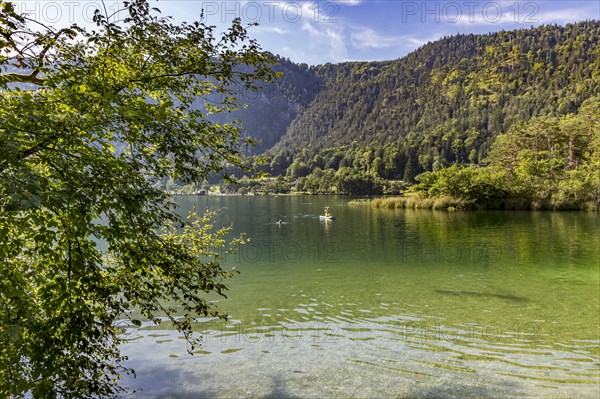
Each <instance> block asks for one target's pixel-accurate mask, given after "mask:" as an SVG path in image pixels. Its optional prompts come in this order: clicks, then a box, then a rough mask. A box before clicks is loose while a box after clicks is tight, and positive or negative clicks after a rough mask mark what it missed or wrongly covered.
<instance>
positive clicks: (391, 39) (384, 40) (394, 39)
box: [350, 27, 403, 49]
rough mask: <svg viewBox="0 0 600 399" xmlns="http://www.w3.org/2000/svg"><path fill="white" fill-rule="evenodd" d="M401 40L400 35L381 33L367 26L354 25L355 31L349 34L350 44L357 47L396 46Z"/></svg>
mask: <svg viewBox="0 0 600 399" xmlns="http://www.w3.org/2000/svg"><path fill="white" fill-rule="evenodd" d="M402 40H403V38H402V37H400V36H389V35H382V34H380V33H378V32H377V31H375V29H372V28H368V27H355V31H354V32H352V33H351V34H350V41H351V43H352V45H353V46H354V47H356V48H359V49H368V48H371V49H382V48H389V47H397V46H398V44H399V42H401V41H402Z"/></svg>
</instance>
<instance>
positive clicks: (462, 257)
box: [124, 197, 600, 398]
mask: <svg viewBox="0 0 600 399" xmlns="http://www.w3.org/2000/svg"><path fill="white" fill-rule="evenodd" d="M309 199H310V201H307V200H306V198H303V197H281V198H244V197H233V198H231V197H228V198H214V197H213V198H201V199H196V198H181V199H180V200H179V201H180V202H181V204H182V208H183V209H184V210H185V209H187V208H189V207H191V206H192V205H196V206H210V207H214V208H222V209H224V210H223V212H222V215H221V217H222V220H221V222H222V223H223V224H229V223H232V222H233V223H234V227H235V229H236V230H238V231H245V232H248V233H249V235H250V236H251V237H252V242H251V244H250V245H247V246H245V247H242V248H240V251H239V253H238V254H237V255H235V256H233V255H230V256H229V257H227V258H226V260H225V264H226V265H227V266H228V267H229V266H236V267H237V268H239V269H240V270H241V271H242V274H241V275H240V276H238V277H235V278H234V279H233V280H230V281H229V284H228V285H229V286H230V288H231V289H230V292H229V293H228V299H223V298H218V297H214V298H213V299H214V300H215V301H218V305H219V307H220V308H221V309H223V310H225V311H227V312H228V313H229V315H230V319H229V321H227V322H224V321H220V320H216V319H208V320H207V319H199V320H198V324H197V330H198V331H200V332H201V333H202V336H203V346H202V347H201V348H199V350H197V351H196V352H195V355H194V356H190V355H187V354H186V343H185V341H183V340H182V339H181V338H180V337H178V336H177V335H176V334H175V333H174V332H173V331H169V330H168V329H167V327H165V326H164V325H161V326H154V325H151V324H148V323H145V324H144V325H143V326H142V328H141V329H140V330H139V331H135V330H131V329H129V330H128V331H127V333H128V334H129V337H130V338H131V340H130V342H129V343H128V344H126V345H124V350H125V352H126V353H127V354H128V355H130V359H131V360H130V361H129V363H128V365H130V366H132V367H134V368H135V369H136V370H137V373H138V378H137V379H136V380H127V381H126V383H127V385H129V386H131V387H132V388H134V389H135V388H142V389H143V391H140V392H137V393H136V394H135V395H134V396H135V397H140V398H144V397H149V398H154V397H156V398H158V397H173V398H188V397H189V398H197V397H209V398H211V397H214V398H220V397H224V398H234V397H235V398H238V397H266V398H279V397H312V398H322V397H340V398H346V397H369V398H371V397H372V398H380V397H410V398H412V397H423V398H430V397H443V398H445V397H449V398H452V397H457V398H465V397H532V398H533V397H547V398H555V397H565V398H567V397H577V398H586V397H589V398H597V397H598V395H599V394H600V372H599V370H600V333H599V331H598V326H599V311H600V289H599V269H600V264H599V260H600V252H599V251H600V244H599V243H598V216H597V215H594V214H585V213H534V212H532V213H517V212H514V213H505V212H471V213H460V212H458V213H445V212H430V211H385V210H372V209H364V208H352V207H348V206H346V205H345V202H346V200H345V199H338V198H331V197H310V198H309ZM307 202H310V203H307ZM326 205H329V206H332V207H333V210H334V212H335V214H336V216H337V220H335V221H332V222H327V223H323V222H320V221H319V219H318V214H319V211H320V210H321V209H322V208H323V206H326ZM278 220H282V221H285V222H287V224H285V225H282V224H280V225H277V224H276V223H275V222H277V221H278Z"/></svg>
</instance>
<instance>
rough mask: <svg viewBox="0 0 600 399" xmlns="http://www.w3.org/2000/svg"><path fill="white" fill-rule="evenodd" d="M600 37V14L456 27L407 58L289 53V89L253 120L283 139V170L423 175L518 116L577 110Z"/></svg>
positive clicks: (480, 149)
mask: <svg viewBox="0 0 600 399" xmlns="http://www.w3.org/2000/svg"><path fill="white" fill-rule="evenodd" d="M599 43H600V23H599V22H598V21H589V22H581V23H577V24H571V25H567V26H565V27H563V26H543V27H539V28H535V29H522V30H516V31H510V32H498V33H491V34H487V35H472V34H470V35H457V36H452V37H448V38H444V39H441V40H439V41H436V42H433V43H429V44H427V45H425V46H423V47H422V48H420V49H418V50H416V51H414V52H413V53H411V54H409V55H408V56H406V57H404V58H402V59H399V60H395V61H386V62H349V63H343V64H326V65H321V66H318V67H311V68H307V67H306V66H294V65H293V64H290V63H288V62H285V61H283V60H280V62H283V63H282V65H283V68H284V69H285V70H289V71H292V72H293V73H292V74H288V77H286V78H284V79H283V83H279V85H280V86H279V87H285V90H284V91H283V92H280V91H273V92H271V93H270V98H271V99H272V101H271V103H267V102H265V103H264V106H263V107H262V108H255V107H253V106H252V105H251V106H250V107H249V109H248V110H246V112H249V114H248V115H247V116H248V117H249V118H248V119H246V118H242V119H243V120H244V122H245V124H246V128H247V131H248V132H249V133H250V135H254V136H255V137H258V138H259V139H260V138H261V137H264V140H262V141H263V143H264V144H263V146H262V148H267V147H268V144H270V143H275V142H276V141H277V143H276V144H274V146H273V148H271V149H270V150H269V152H268V154H270V155H271V157H272V159H271V164H270V169H271V170H270V171H271V173H272V174H274V175H279V174H287V175H290V176H292V177H294V178H296V177H301V176H306V175H308V174H309V173H311V171H314V170H315V169H317V168H319V169H323V170H325V169H333V170H338V169H340V168H344V167H350V168H352V169H354V170H355V171H357V172H363V173H365V174H369V175H371V176H376V177H380V178H384V179H403V180H406V181H414V177H415V176H417V175H418V174H420V173H423V172H425V171H431V170H438V169H440V168H442V167H444V166H449V165H452V164H454V163H459V164H478V163H481V162H482V161H483V160H484V159H485V157H486V156H487V154H488V152H489V149H490V148H491V145H492V143H493V141H494V138H495V137H496V136H497V135H499V134H501V133H506V132H508V131H509V129H510V127H511V126H512V125H513V124H514V123H515V122H520V121H523V122H527V121H529V120H530V119H532V118H534V117H541V116H551V117H561V116H564V115H568V114H571V113H575V112H577V111H578V110H579V107H580V106H581V104H582V103H583V102H584V101H585V100H586V99H588V98H590V97H593V96H596V95H598V94H600V46H599ZM282 85H283V86H282ZM282 93H283V94H282ZM290 93H297V94H295V95H296V99H292V98H293V96H290ZM279 95H281V101H280V100H279V99H278V98H279V97H277V96H279ZM259 114H260V115H262V114H264V116H260V118H264V120H263V121H262V122H257V121H256V118H257V115H259ZM288 121H289V125H288V126H287V127H286V131H285V134H283V135H282V137H281V139H280V140H279V137H280V135H281V134H282V133H281V132H282V129H283V128H284V125H286V124H287V123H288ZM251 123H254V124H255V125H254V126H253V127H251V125H250V124H251Z"/></svg>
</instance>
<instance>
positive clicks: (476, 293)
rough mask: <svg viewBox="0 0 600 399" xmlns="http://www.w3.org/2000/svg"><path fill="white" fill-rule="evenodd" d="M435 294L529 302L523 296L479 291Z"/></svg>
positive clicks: (439, 291) (449, 291)
mask: <svg viewBox="0 0 600 399" xmlns="http://www.w3.org/2000/svg"><path fill="white" fill-rule="evenodd" d="M436 292H437V293H440V294H444V295H452V296H457V297H475V298H498V299H504V300H506V301H513V302H531V300H530V299H529V298H525V297H523V296H517V295H510V294H496V293H493V292H479V291H458V290H447V289H441V290H436Z"/></svg>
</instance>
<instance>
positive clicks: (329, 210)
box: [319, 206, 335, 220]
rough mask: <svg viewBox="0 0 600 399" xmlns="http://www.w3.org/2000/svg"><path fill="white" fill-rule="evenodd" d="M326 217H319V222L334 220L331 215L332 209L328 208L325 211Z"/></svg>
mask: <svg viewBox="0 0 600 399" xmlns="http://www.w3.org/2000/svg"><path fill="white" fill-rule="evenodd" d="M323 213H324V215H319V220H333V219H335V216H333V213H331V208H330V207H328V206H326V207H325V209H324V210H323Z"/></svg>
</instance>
